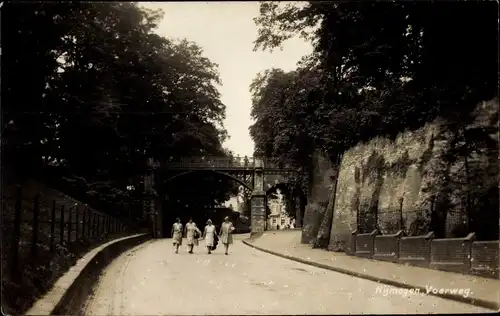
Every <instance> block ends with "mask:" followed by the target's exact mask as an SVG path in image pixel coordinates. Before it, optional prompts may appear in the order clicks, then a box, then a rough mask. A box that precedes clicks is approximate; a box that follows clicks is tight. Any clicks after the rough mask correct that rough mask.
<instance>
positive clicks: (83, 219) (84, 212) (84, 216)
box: [82, 208, 87, 240]
mask: <svg viewBox="0 0 500 316" xmlns="http://www.w3.org/2000/svg"><path fill="white" fill-rule="evenodd" d="M82 215H83V218H82V240H84V239H85V223H86V220H87V208H84V209H83V214H82Z"/></svg>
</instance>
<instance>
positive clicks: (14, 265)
mask: <svg viewBox="0 0 500 316" xmlns="http://www.w3.org/2000/svg"><path fill="white" fill-rule="evenodd" d="M22 198H23V190H22V188H21V186H17V188H16V205H15V206H14V233H13V236H12V248H11V249H10V250H11V259H12V260H10V263H11V266H10V270H11V272H12V273H13V274H15V275H16V276H17V272H18V271H19V270H18V268H19V240H20V239H21V207H22V204H21V203H22Z"/></svg>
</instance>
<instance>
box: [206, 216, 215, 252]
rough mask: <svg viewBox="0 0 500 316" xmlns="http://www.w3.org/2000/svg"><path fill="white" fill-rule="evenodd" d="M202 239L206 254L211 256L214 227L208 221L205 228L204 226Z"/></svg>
mask: <svg viewBox="0 0 500 316" xmlns="http://www.w3.org/2000/svg"><path fill="white" fill-rule="evenodd" d="M203 239H205V245H206V246H207V250H208V254H211V253H212V247H213V246H214V242H215V226H214V225H213V224H212V220H210V219H209V220H208V221H207V226H205V230H204V231H203Z"/></svg>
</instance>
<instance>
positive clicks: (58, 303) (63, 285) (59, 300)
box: [26, 233, 151, 315]
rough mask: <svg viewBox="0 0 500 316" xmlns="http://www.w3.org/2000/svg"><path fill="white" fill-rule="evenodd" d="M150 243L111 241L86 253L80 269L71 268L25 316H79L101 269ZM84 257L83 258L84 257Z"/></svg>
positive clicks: (142, 239)
mask: <svg viewBox="0 0 500 316" xmlns="http://www.w3.org/2000/svg"><path fill="white" fill-rule="evenodd" d="M149 239H151V234H150V233H146V234H136V235H132V236H127V237H123V238H120V239H117V240H113V241H110V242H108V243H107V244H104V245H102V246H100V247H98V249H99V248H100V249H99V250H98V251H97V252H95V253H94V254H92V252H93V251H90V252H89V253H87V255H88V256H89V257H88V258H85V259H83V258H82V259H83V260H84V262H81V263H82V265H83V266H82V267H78V263H77V265H75V266H73V267H72V268H71V269H70V270H69V271H68V272H67V273H66V274H65V275H63V276H62V277H61V278H60V279H59V280H58V281H57V282H56V284H55V285H54V286H53V288H52V290H51V291H49V292H48V293H47V294H46V295H45V296H44V297H42V298H41V299H39V300H38V301H37V302H35V304H33V306H32V307H31V308H30V309H29V310H28V311H27V312H26V315H49V314H50V315H75V314H76V315H81V314H82V309H83V308H84V306H85V303H86V301H87V299H88V297H89V295H90V294H91V293H92V291H93V288H94V286H95V285H96V284H97V282H98V280H99V276H100V275H101V273H102V272H103V271H104V269H105V268H106V267H107V266H108V265H109V264H110V263H111V262H112V261H113V260H114V259H115V258H116V257H118V256H119V255H120V254H122V253H123V252H125V251H127V250H129V249H131V248H133V247H135V246H138V245H140V244H143V243H144V242H146V241H148V240H149ZM84 257H85V256H84Z"/></svg>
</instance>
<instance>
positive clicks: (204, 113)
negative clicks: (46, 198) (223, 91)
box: [2, 2, 233, 205]
mask: <svg viewBox="0 0 500 316" xmlns="http://www.w3.org/2000/svg"><path fill="white" fill-rule="evenodd" d="M2 18H3V20H4V21H3V22H4V23H3V25H4V26H5V29H4V33H3V37H2V40H3V44H4V45H3V47H5V49H4V50H3V52H2V53H3V57H4V61H8V62H4V65H3V68H4V73H3V79H4V80H3V81H4V88H3V94H4V95H3V97H4V99H3V101H4V102H3V109H4V113H3V118H4V120H3V122H4V126H3V127H4V130H3V135H2V136H3V140H4V144H3V145H4V150H3V153H4V157H3V159H4V160H3V164H4V166H8V168H9V170H16V173H17V174H20V173H24V175H25V176H35V175H40V174H41V173H42V171H44V170H46V168H47V167H49V166H57V167H58V169H63V171H61V170H59V171H58V175H61V177H62V178H65V179H66V180H67V181H69V182H66V183H65V184H64V186H67V184H68V183H70V184H71V183H72V184H73V185H74V186H75V187H76V188H77V191H79V192H82V190H83V192H86V194H87V195H88V193H93V195H94V196H95V197H96V199H95V201H101V202H102V201H106V202H108V203H109V204H110V205H112V204H113V201H114V200H116V199H118V198H125V197H126V196H127V194H128V193H127V190H126V187H127V186H132V187H135V188H140V186H141V184H140V181H141V180H140V179H141V177H140V175H142V174H143V173H144V170H145V166H146V165H145V164H146V161H147V158H150V157H152V158H153V159H155V160H157V161H168V160H170V159H175V158H176V157H179V156H189V155H196V156H202V155H226V154H227V153H226V152H225V150H224V149H223V148H222V145H221V144H222V142H223V141H224V139H225V137H226V136H227V135H226V131H225V129H224V128H223V125H222V121H223V119H224V115H225V105H224V104H223V103H222V102H221V100H220V95H219V92H218V90H217V85H218V84H220V79H219V74H218V71H217V65H216V64H214V63H212V62H211V61H210V60H208V59H207V58H205V57H204V56H203V52H202V49H201V48H200V47H199V46H197V45H196V44H195V43H191V42H188V41H187V40H181V41H171V40H169V39H166V38H163V37H161V36H158V35H157V34H155V33H154V32H153V30H154V29H155V27H156V26H157V23H158V22H159V21H160V19H161V18H162V12H156V11H149V10H146V9H143V8H141V7H139V6H138V5H137V4H134V3H129V2H117V3H97V2H96V3H71V4H70V3H55V2H54V3H41V2H33V3H21V4H14V3H12V2H9V3H6V4H5V5H4V6H3V8H2ZM54 174H55V173H54V172H53V171H50V173H49V175H52V178H53V177H54ZM138 175H139V176H138ZM202 182H203V181H201V182H200V183H198V184H199V185H200V186H202V185H203V183H202ZM208 187H210V188H213V186H208ZM228 188H231V189H232V188H233V186H232V185H230V186H229V187H228ZM205 193H206V195H209V194H212V196H213V197H214V198H220V199H222V198H223V196H222V195H221V194H226V192H221V193H220V194H219V193H217V192H205ZM191 198H192V197H191Z"/></svg>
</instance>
